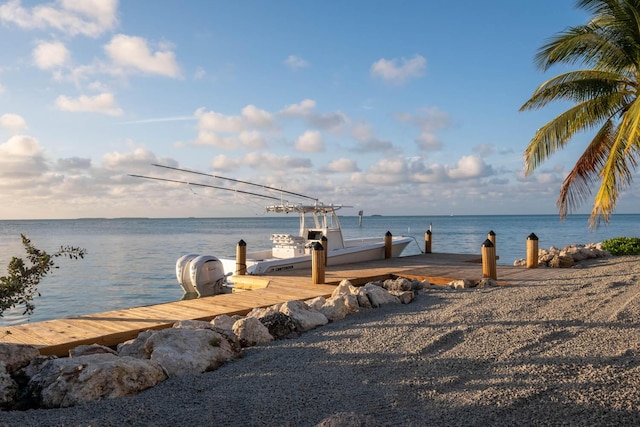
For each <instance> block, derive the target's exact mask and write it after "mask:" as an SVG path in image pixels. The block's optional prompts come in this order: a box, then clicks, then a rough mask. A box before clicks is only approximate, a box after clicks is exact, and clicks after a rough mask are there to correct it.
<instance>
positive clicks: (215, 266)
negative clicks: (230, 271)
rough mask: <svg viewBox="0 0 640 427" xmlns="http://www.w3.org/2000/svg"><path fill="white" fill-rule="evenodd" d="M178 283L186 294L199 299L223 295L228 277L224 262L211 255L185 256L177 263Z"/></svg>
mask: <svg viewBox="0 0 640 427" xmlns="http://www.w3.org/2000/svg"><path fill="white" fill-rule="evenodd" d="M176 276H177V278H178V283H180V286H182V289H183V290H184V291H185V292H186V293H197V294H198V296H199V297H208V296H211V295H217V294H222V293H224V291H225V286H224V285H225V281H226V276H225V274H224V267H223V266H222V262H220V260H219V259H218V258H216V257H214V256H211V255H195V254H189V255H184V256H182V257H180V258H179V259H178V261H177V262H176Z"/></svg>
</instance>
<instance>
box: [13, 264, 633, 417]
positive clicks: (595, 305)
mask: <svg viewBox="0 0 640 427" xmlns="http://www.w3.org/2000/svg"><path fill="white" fill-rule="evenodd" d="M639 295H640V258H639V257H619V258H611V259H608V260H604V261H596V262H591V263H588V264H585V265H584V266H583V267H581V268H572V269H565V270H558V276H557V278H556V279H554V280H546V281H540V282H532V283H529V284H526V285H520V286H517V287H501V288H492V289H485V290H464V291H452V290H447V289H429V290H426V291H424V292H422V293H421V294H419V295H418V297H417V299H416V301H414V302H413V303H412V304H409V305H404V306H386V307H383V308H380V309H375V310H366V311H362V312H360V313H357V314H354V315H351V316H349V317H348V318H347V319H344V320H342V321H338V322H335V323H332V324H329V325H327V326H324V327H322V328H319V329H316V330H314V331H311V332H308V333H306V334H304V335H303V336H302V337H301V338H298V339H294V340H287V341H278V342H275V343H271V344H268V345H262V346H258V347H255V348H251V349H247V350H246V352H245V356H244V357H243V358H242V359H241V360H239V361H236V362H232V363H229V364H227V365H225V366H223V367H222V368H220V369H218V370H217V371H214V372H209V373H206V374H202V375H199V376H196V377H189V378H180V379H171V380H167V381H165V382H163V383H162V384H161V385H159V386H157V387H155V388H153V389H150V390H147V391H145V392H143V393H140V394H138V395H136V396H132V397H129V398H123V399H113V400H104V401H100V402H96V403H93V404H89V405H83V406H79V407H74V408H64V409H52V410H31V411H26V412H10V413H8V412H2V413H0V425H3V426H4V425H6V426H18V425H19V426H122V425H135V426H138V425H140V426H182V425H207V426H214V425H215V426H313V425H316V424H317V423H319V422H320V421H321V420H323V419H324V418H326V417H328V416H330V415H332V414H335V413H337V412H353V413H356V414H360V415H369V416H370V417H371V418H370V419H373V420H375V422H376V423H377V424H379V425H394V426H398V425H406V426H423V425H442V426H451V425H476V426H477V425H518V426H522V425H640V330H639V326H640V299H639V298H638V296H639Z"/></svg>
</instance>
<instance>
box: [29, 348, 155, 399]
mask: <svg viewBox="0 0 640 427" xmlns="http://www.w3.org/2000/svg"><path fill="white" fill-rule="evenodd" d="M166 378H167V376H166V374H165V373H164V371H163V370H162V367H161V366H160V365H159V364H157V363H155V362H153V361H149V360H142V359H136V358H133V357H120V356H116V355H113V354H106V353H104V354H92V355H87V356H79V357H74V358H61V359H51V360H49V361H47V362H46V363H44V364H43V366H42V369H41V370H40V371H39V372H38V373H37V374H36V375H34V376H33V377H32V378H31V381H29V388H30V389H31V390H32V392H33V393H35V394H36V395H37V396H38V397H39V400H40V404H41V406H42V407H44V408H56V407H67V406H74V405H78V404H82V403H86V402H90V401H94V400H99V399H104V398H116V397H122V396H128V395H131V394H135V393H138V392H140V391H142V390H145V389H147V388H149V387H153V386H155V385H156V384H158V383H159V382H161V381H163V380H165V379H166Z"/></svg>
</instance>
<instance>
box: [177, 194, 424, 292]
mask: <svg viewBox="0 0 640 427" xmlns="http://www.w3.org/2000/svg"><path fill="white" fill-rule="evenodd" d="M340 208H341V206H334V205H322V204H313V205H300V204H295V205H292V204H279V205H272V206H268V207H267V212H273V213H292V212H296V213H298V214H299V216H300V233H299V235H297V236H295V235H291V234H272V235H271V242H272V244H273V247H272V248H271V249H267V250H262V251H256V252H248V253H247V254H246V260H245V266H246V274H253V275H264V274H269V273H276V272H279V271H287V270H295V269H302V268H311V258H312V251H313V248H314V245H315V244H316V243H319V244H321V245H323V247H324V249H325V250H326V251H327V266H332V265H341V264H351V263H356V262H362V261H372V260H377V259H384V258H385V236H379V237H365V238H355V239H344V237H343V235H342V228H341V227H340V221H339V219H338V215H337V214H336V210H338V209H340ZM323 237H324V238H326V241H324V240H323ZM414 240H415V239H414V238H413V237H406V236H392V237H391V248H392V249H391V256H392V257H398V256H400V255H401V254H402V251H403V250H404V249H405V248H406V247H407V245H409V243H411V242H412V241H414ZM325 246H326V247H325ZM238 267H239V266H238V264H237V259H236V257H232V256H211V255H207V256H201V255H196V254H189V255H185V256H183V257H181V258H180V259H179V260H178V262H177V263H176V276H177V277H178V282H179V283H180V285H181V286H182V288H183V290H184V291H185V293H187V294H192V293H196V294H198V296H209V295H215V294H217V293H222V292H224V289H223V286H232V284H233V279H234V274H235V273H236V269H237V268H238ZM241 267H242V266H241ZM225 282H226V283H225Z"/></svg>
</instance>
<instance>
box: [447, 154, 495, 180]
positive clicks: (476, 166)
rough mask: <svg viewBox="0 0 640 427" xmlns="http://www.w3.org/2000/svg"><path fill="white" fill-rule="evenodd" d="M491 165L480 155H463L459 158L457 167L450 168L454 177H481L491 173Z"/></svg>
mask: <svg viewBox="0 0 640 427" xmlns="http://www.w3.org/2000/svg"><path fill="white" fill-rule="evenodd" d="M490 172H491V171H490V167H488V166H487V165H486V164H485V163H484V161H483V160H482V159H481V158H480V156H478V155H472V156H463V157H462V158H460V160H458V163H457V164H456V167H454V168H451V169H450V170H449V173H448V175H449V177H450V178H452V179H470V178H479V177H482V176H486V175H487V174H490Z"/></svg>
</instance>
